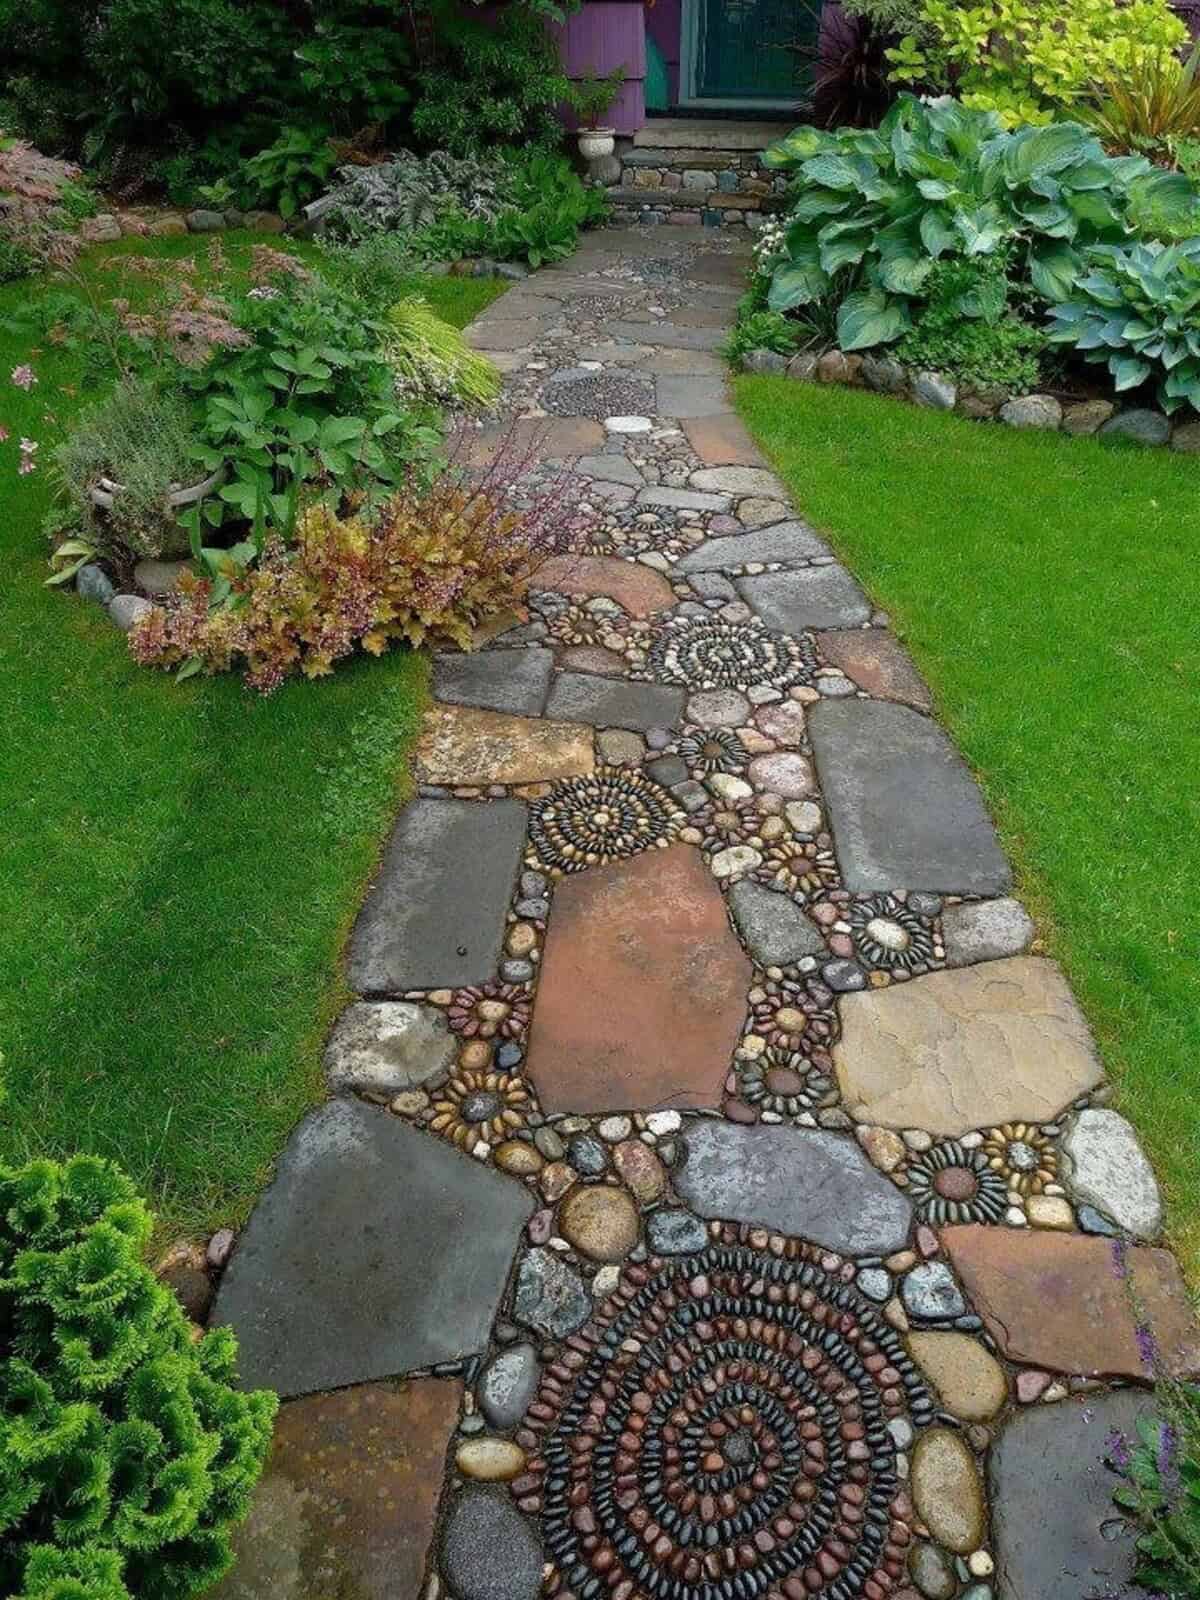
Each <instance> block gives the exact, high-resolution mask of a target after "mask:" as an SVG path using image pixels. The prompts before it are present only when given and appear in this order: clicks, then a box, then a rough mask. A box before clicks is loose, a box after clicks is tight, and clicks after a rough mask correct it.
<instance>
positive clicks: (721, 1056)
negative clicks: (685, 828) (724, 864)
mask: <svg viewBox="0 0 1200 1600" xmlns="http://www.w3.org/2000/svg"><path fill="white" fill-rule="evenodd" d="M750 975H751V968H750V963H749V961H748V960H747V958H746V956H745V955H744V954H743V952H742V949H741V946H740V945H739V944H738V942H737V939H736V937H735V935H734V933H733V930H732V929H731V928H730V926H729V920H728V918H727V916H726V914H725V903H724V901H723V899H722V897H721V892H720V890H719V889H718V888H717V885H716V883H715V882H714V880H713V877H712V874H711V873H710V872H709V870H708V868H707V867H706V866H705V864H704V860H703V858H702V857H701V856H700V854H699V853H698V852H697V851H695V850H693V849H691V848H690V846H688V845H672V846H671V847H670V848H669V849H667V850H649V851H646V852H644V853H643V854H642V855H638V856H634V857H633V858H632V859H631V860H628V861H620V862H614V863H612V864H611V865H609V866H605V867H597V868H593V869H592V870H591V871H590V872H585V873H581V874H580V875H579V876H578V877H568V878H565V879H564V880H563V881H562V882H561V883H560V884H559V885H558V887H557V888H556V889H555V893H554V916H553V919H552V921H551V923H550V931H549V934H548V936H547V940H546V948H545V952H544V954H543V957H542V977H541V983H540V985H539V990H538V1004H537V1010H536V1012H535V1015H534V1022H533V1033H532V1037H531V1040H530V1048H529V1059H528V1071H529V1075H530V1077H531V1078H532V1079H533V1081H534V1082H535V1083H536V1084H537V1086H538V1091H539V1095H540V1098H541V1101H542V1105H543V1107H544V1108H545V1109H546V1110H548V1111H588V1112H594V1111H601V1112H602V1111H620V1110H628V1109H630V1108H632V1107H639V1108H642V1109H648V1108H651V1107H654V1106H697V1105H715V1104H716V1103H717V1101H718V1098H719V1095H720V1088H721V1082H722V1079H723V1078H724V1075H725V1072H726V1070H727V1068H728V1064H729V1058H730V1055H731V1053H732V1051H733V1048H734V1046H735V1045H736V1043H737V1040H738V1036H739V1034H740V1032H741V1023H742V1018H743V1015H744V1012H745V1006H746V990H747V987H748V986H749V982H750Z"/></svg>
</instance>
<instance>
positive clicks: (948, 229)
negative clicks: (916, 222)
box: [921, 206, 958, 261]
mask: <svg viewBox="0 0 1200 1600" xmlns="http://www.w3.org/2000/svg"><path fill="white" fill-rule="evenodd" d="M921 243H922V244H923V245H924V246H925V248H926V250H928V252H929V254H930V255H931V256H932V257H933V258H934V260H935V261H936V260H937V258H938V257H939V256H943V255H945V253H946V251H947V250H953V249H954V247H955V245H956V244H957V243H958V234H957V233H956V232H955V230H954V228H953V227H952V225H951V223H950V219H949V217H948V216H947V215H946V213H945V212H944V211H943V210H941V208H940V207H936V206H930V208H929V210H928V211H925V212H923V213H922V215H921Z"/></svg>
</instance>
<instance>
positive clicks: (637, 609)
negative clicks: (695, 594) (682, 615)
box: [533, 555, 675, 617]
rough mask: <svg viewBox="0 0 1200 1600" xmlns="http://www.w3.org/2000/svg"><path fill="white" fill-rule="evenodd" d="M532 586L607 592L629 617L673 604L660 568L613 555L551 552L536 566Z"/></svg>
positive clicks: (564, 591) (560, 590) (646, 614)
mask: <svg viewBox="0 0 1200 1600" xmlns="http://www.w3.org/2000/svg"><path fill="white" fill-rule="evenodd" d="M533 587H534V588H537V589H552V590H554V591H555V592H556V593H558V594H570V595H586V596H588V597H589V598H590V597H591V596H593V595H599V594H603V595H607V596H608V597H609V599H610V600H615V601H616V602H617V604H618V605H619V606H624V608H625V610H626V611H628V612H629V614H630V616H631V617H649V616H652V615H653V614H654V612H656V611H664V610H666V608H667V607H668V606H673V605H674V604H675V595H674V592H673V590H672V588H671V585H670V584H669V583H668V582H667V580H666V579H665V578H664V577H663V575H662V573H661V572H654V571H652V569H651V568H650V567H644V566H642V564H641V563H640V562H636V561H618V560H616V559H615V558H614V557H613V556H574V555H571V556H553V557H551V559H550V560H549V561H546V562H543V564H542V565H541V566H540V567H539V568H538V569H537V573H536V574H535V576H534V579H533Z"/></svg>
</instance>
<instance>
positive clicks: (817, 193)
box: [789, 188, 856, 222]
mask: <svg viewBox="0 0 1200 1600" xmlns="http://www.w3.org/2000/svg"><path fill="white" fill-rule="evenodd" d="M855 204H856V196H854V195H852V194H843V193H839V191H838V190H836V189H816V188H813V189H805V191H804V193H803V194H802V195H801V196H800V198H799V199H798V200H797V201H796V203H795V205H794V206H792V208H791V211H790V213H789V215H791V216H792V217H794V218H795V219H796V221H797V222H815V221H816V220H817V218H818V217H836V216H838V215H839V214H840V213H841V212H843V211H847V210H849V208H850V207H851V206H852V205H855Z"/></svg>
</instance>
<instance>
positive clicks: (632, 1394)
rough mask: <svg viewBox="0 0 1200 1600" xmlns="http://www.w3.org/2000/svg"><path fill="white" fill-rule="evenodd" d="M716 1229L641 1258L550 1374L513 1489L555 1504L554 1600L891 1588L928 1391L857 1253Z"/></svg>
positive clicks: (832, 1598)
mask: <svg viewBox="0 0 1200 1600" xmlns="http://www.w3.org/2000/svg"><path fill="white" fill-rule="evenodd" d="M713 1234H714V1237H713V1241H712V1243H710V1244H709V1245H708V1247H707V1248H706V1249H704V1250H703V1251H701V1252H699V1253H698V1254H696V1255H691V1256H685V1257H678V1258H673V1259H670V1260H663V1259H661V1258H658V1257H652V1258H651V1259H650V1260H649V1261H648V1262H646V1263H645V1264H644V1265H641V1266H627V1267H626V1268H625V1269H624V1272H623V1273H622V1276H621V1280H620V1283H619V1285H618V1287H617V1289H616V1291H615V1292H614V1293H613V1294H612V1295H611V1296H610V1297H609V1298H608V1299H607V1300H606V1301H604V1302H603V1303H602V1304H601V1306H600V1308H599V1310H598V1311H597V1312H596V1314H595V1316H594V1317H593V1319H592V1321H591V1322H589V1323H588V1324H586V1325H585V1326H584V1328H583V1329H582V1330H581V1331H580V1332H579V1333H578V1334H577V1335H575V1336H573V1337H572V1339H571V1340H570V1341H569V1342H568V1347H567V1349H566V1350H565V1351H564V1352H563V1354H562V1357H561V1359H560V1360H559V1361H558V1362H556V1363H554V1364H552V1365H551V1366H550V1367H549V1368H547V1370H546V1372H545V1374H544V1377H543V1382H542V1386H541V1390H540V1392H539V1394H538V1396H537V1398H536V1400H535V1401H534V1402H533V1404H532V1405H531V1407H530V1410H529V1414H528V1416H527V1418H526V1422H525V1426H524V1428H523V1430H522V1432H521V1433H520V1434H519V1435H518V1439H519V1440H520V1441H521V1442H522V1443H523V1444H524V1445H525V1447H526V1448H527V1449H528V1451H529V1454H530V1457H531V1461H530V1470H529V1471H528V1472H527V1473H526V1474H525V1476H524V1477H522V1478H520V1479H518V1480H517V1481H516V1482H515V1483H514V1484H513V1486H512V1488H513V1493H514V1495H515V1496H516V1498H517V1501H518V1503H519V1504H520V1505H521V1507H522V1508H523V1509H524V1510H527V1511H534V1512H536V1513H537V1514H538V1515H539V1516H540V1520H541V1528H542V1538H543V1544H544V1547H545V1552H546V1556H547V1559H548V1560H550V1561H551V1562H552V1563H553V1568H554V1571H553V1576H552V1577H551V1580H550V1582H549V1585H548V1588H547V1592H548V1593H549V1594H551V1595H555V1596H559V1597H562V1600H567V1597H572V1600H591V1597H593V1596H596V1597H599V1596H601V1595H605V1596H607V1595H612V1596H614V1597H616V1596H621V1597H622V1600H633V1597H635V1596H637V1597H642V1596H646V1597H648V1600H812V1597H813V1596H814V1595H821V1596H825V1597H826V1600H856V1597H858V1596H867V1597H868V1600H882V1597H884V1596H887V1595H890V1594H892V1593H894V1592H895V1591H896V1589H897V1588H899V1587H900V1585H901V1583H902V1581H903V1573H904V1563H905V1557H906V1553H907V1549H908V1546H909V1544H910V1542H911V1539H912V1529H911V1521H912V1516H913V1513H912V1510H911V1506H910V1503H909V1500H908V1496H907V1494H906V1493H905V1489H904V1479H903V1470H902V1466H901V1463H900V1462H899V1461H898V1459H897V1447H896V1445H895V1443H894V1441H893V1437H892V1434H891V1432H890V1431H889V1426H888V1425H889V1423H891V1422H893V1421H896V1420H898V1419H901V1418H911V1420H912V1421H913V1422H914V1423H916V1424H917V1425H922V1424H924V1423H926V1422H928V1421H930V1420H931V1418H932V1415H933V1403H932V1400H931V1398H930V1396H929V1394H928V1392H927V1391H926V1389H925V1388H924V1386H923V1384H922V1382H921V1379H920V1377H919V1376H918V1374H917V1372H916V1370H915V1368H914V1367H913V1365H912V1364H911V1362H910V1361H909V1359H908V1357H907V1356H906V1354H905V1352H904V1347H903V1345H902V1344H901V1342H900V1340H899V1338H898V1337H897V1336H896V1334H895V1333H894V1332H893V1331H892V1330H891V1328H889V1327H888V1326H887V1324H886V1323H885V1322H884V1321H883V1320H882V1318H881V1317H880V1316H879V1314H878V1312H877V1311H876V1310H875V1309H874V1308H872V1307H871V1306H870V1305H869V1304H868V1303H867V1302H866V1301H865V1300H864V1299H863V1298H862V1297H861V1296H860V1295H859V1294H858V1293H856V1291H855V1290H854V1289H853V1287H851V1284H852V1280H853V1276H854V1267H853V1264H852V1263H849V1262H846V1261H843V1260H842V1259H841V1258H840V1257H838V1256H834V1255H830V1254H829V1253H827V1252H822V1251H819V1250H817V1249H816V1248H815V1247H814V1246H812V1245H809V1244H806V1243H804V1242H802V1241H800V1240H794V1239H784V1238H782V1237H780V1236H778V1235H770V1236H768V1235H767V1234H766V1232H765V1230H750V1229H747V1228H737V1227H734V1226H733V1225H731V1224H717V1225H715V1227H714V1229H713Z"/></svg>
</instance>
